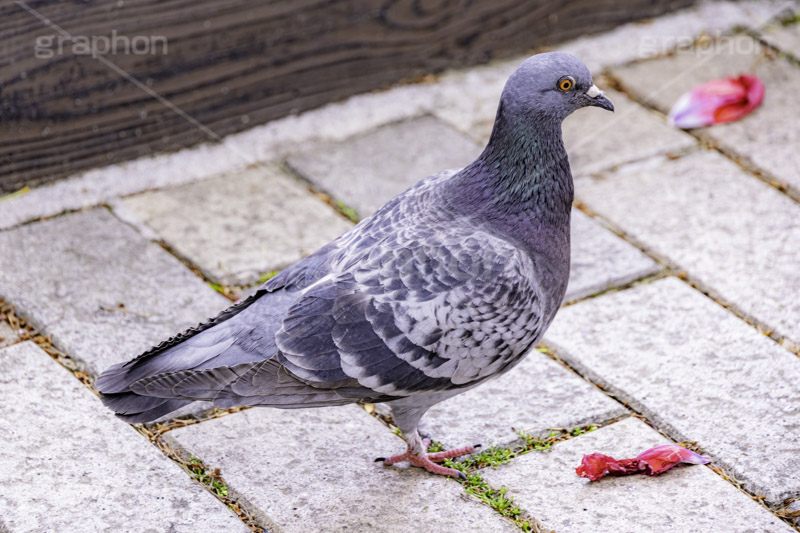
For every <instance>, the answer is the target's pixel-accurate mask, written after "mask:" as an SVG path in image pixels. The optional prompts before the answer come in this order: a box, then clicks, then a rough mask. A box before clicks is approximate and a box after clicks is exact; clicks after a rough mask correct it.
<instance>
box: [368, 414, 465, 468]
mask: <svg viewBox="0 0 800 533" xmlns="http://www.w3.org/2000/svg"><path fill="white" fill-rule="evenodd" d="M425 411H427V408H425V409H420V408H414V409H403V408H397V407H393V409H392V418H393V419H394V422H395V424H397V426H398V427H399V428H400V431H402V432H403V438H404V439H405V441H406V443H407V444H408V450H406V453H402V454H399V455H393V456H392V457H389V458H387V459H383V464H385V465H393V464H395V463H402V462H404V461H408V462H409V463H411V464H412V465H413V466H419V467H421V468H424V469H425V470H427V471H428V472H432V473H434V474H439V475H442V476H451V477H458V478H461V479H466V476H465V475H464V474H463V473H462V472H459V471H458V470H455V469H453V468H447V467H444V466H441V465H437V464H436V463H437V462H441V461H444V460H445V459H450V458H452V457H458V456H460V455H466V454H469V453H473V452H474V451H475V447H474V446H465V447H463V448H456V449H454V450H446V451H443V452H435V453H428V446H429V445H430V440H429V439H423V438H422V437H420V436H419V433H418V432H417V425H418V424H419V420H420V418H422V415H423V414H425Z"/></svg>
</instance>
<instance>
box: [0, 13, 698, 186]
mask: <svg viewBox="0 0 800 533" xmlns="http://www.w3.org/2000/svg"><path fill="white" fill-rule="evenodd" d="M691 3H692V0H622V1H612V0H571V1H566V2H560V3H555V2H546V1H544V0H338V1H337V0H272V1H270V2H262V1H256V0H163V1H162V0H125V1H124V2H122V1H120V2H92V3H77V2H58V3H53V2H50V1H49V0H38V1H34V0H29V1H27V2H26V3H25V4H24V5H25V6H28V7H29V10H26V9H24V8H23V6H21V5H19V4H16V3H4V4H3V5H2V6H0V191H4V192H7V191H12V190H15V189H17V188H19V187H21V186H23V185H26V184H27V185H36V184H39V183H44V182H47V181H51V180H53V179H57V178H58V177H61V176H64V175H67V174H71V173H74V172H77V171H80V170H83V169H87V168H91V167H96V166H100V165H106V164H110V163H114V162H119V161H124V160H128V159H131V158H135V157H139V156H142V155H146V154H150V153H153V152H161V151H169V150H175V149H178V148H182V147H185V146H191V145H193V144H196V143H199V142H203V141H209V140H211V139H210V138H209V134H208V133H207V132H204V131H202V130H201V129H198V128H197V127H195V126H193V125H192V124H190V123H189V122H187V120H186V119H185V118H183V117H181V116H180V115H178V114H176V113H175V112H174V111H173V110H171V109H169V108H168V107H165V106H164V105H163V104H162V103H161V102H159V101H158V100H156V99H154V98H153V97H152V96H151V95H148V94H147V93H146V92H145V91H143V90H142V89H140V88H138V87H136V86H135V85H134V84H133V83H131V82H130V81H129V80H127V79H125V77H123V76H122V75H120V74H119V73H118V72H115V70H114V69H112V68H110V67H109V66H108V65H106V64H104V63H103V62H102V61H100V60H98V59H96V58H94V57H92V55H87V54H88V52H89V48H88V46H87V43H90V42H91V40H92V39H94V45H95V47H96V48H97V51H98V52H99V51H102V50H104V49H105V48H110V47H111V46H114V47H115V49H111V50H109V52H116V53H106V54H104V55H103V57H105V58H106V59H107V60H108V61H111V62H112V63H113V64H114V65H116V66H117V67H119V69H121V70H122V71H124V72H127V73H129V74H130V75H131V76H133V77H134V78H135V79H137V80H140V81H141V82H142V83H145V84H146V85H147V87H149V88H150V89H152V90H153V91H155V92H157V93H158V94H160V95H162V96H163V97H164V98H166V99H167V100H169V101H170V102H172V103H173V104H174V105H175V106H177V107H178V108H180V109H182V110H183V111H185V112H186V113H188V114H189V115H190V116H192V117H194V118H195V119H196V120H198V121H199V122H200V123H202V124H204V125H205V126H207V127H208V128H209V129H210V130H211V131H213V132H214V135H215V136H224V135H227V134H229V133H233V132H236V131H240V130H242V129H245V128H249V127H252V126H254V125H256V124H261V123H264V122H267V121H269V120H273V119H275V118H278V117H281V116H285V115H287V114H290V113H295V112H300V111H304V110H307V109H311V108H314V107H317V106H320V105H323V104H325V103H328V102H332V101H336V100H340V99H342V98H345V97H347V96H350V95H352V94H356V93H360V92H365V91H369V90H373V89H377V88H384V87H387V86H389V85H391V84H393V83H396V82H400V81H408V80H412V79H414V78H415V77H418V76H421V75H424V74H427V73H431V72H438V71H441V70H443V69H446V68H453V67H459V66H464V65H470V64H476V63H481V62H485V61H488V60H490V59H493V58H500V57H507V56H509V55H511V54H514V53H519V52H522V51H525V50H529V49H531V48H533V47H535V46H539V45H544V44H553V43H557V42H559V41H563V40H565V39H568V38H573V37H576V36H580V35H584V34H586V33H591V32H597V31H601V30H605V29H609V28H611V27H614V26H616V25H618V24H621V23H624V22H629V21H631V20H635V19H640V18H644V17H651V16H655V15H658V14H661V13H663V12H665V11H669V10H672V9H676V8H678V7H683V6H686V5H689V4H691ZM33 11H35V12H36V13H38V14H40V16H41V17H44V18H46V19H48V20H50V21H52V22H53V23H55V24H57V25H58V26H59V27H60V28H61V29H63V31H64V32H67V33H68V34H69V35H71V36H73V37H74V39H73V40H69V39H65V38H63V37H62V38H61V42H59V30H56V29H54V28H52V27H48V26H47V25H45V23H43V22H42V21H41V20H39V19H38V18H37V17H36V13H33ZM126 39H127V41H126ZM126 43H127V44H126ZM134 47H135V48H134ZM133 51H138V52H140V53H133ZM126 52H127V53H126Z"/></svg>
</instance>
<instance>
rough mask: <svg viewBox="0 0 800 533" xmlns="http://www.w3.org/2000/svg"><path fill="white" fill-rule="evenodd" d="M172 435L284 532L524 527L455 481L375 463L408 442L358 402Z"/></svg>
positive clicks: (254, 413)
mask: <svg viewBox="0 0 800 533" xmlns="http://www.w3.org/2000/svg"><path fill="white" fill-rule="evenodd" d="M166 436H167V437H168V438H169V439H170V440H171V441H173V442H174V443H175V445H176V446H179V447H182V448H183V449H185V450H186V451H187V452H190V453H193V454H195V455H197V456H199V457H202V458H203V460H204V461H205V463H206V465H208V466H209V467H213V468H220V469H221V472H222V476H223V477H224V479H225V481H226V483H227V484H228V487H229V489H230V490H231V491H232V492H234V493H236V494H237V496H238V497H240V498H242V499H244V500H246V501H248V502H249V504H250V505H251V506H255V507H257V508H258V509H260V511H261V512H262V514H263V515H265V516H266V517H268V518H269V519H270V520H271V521H272V522H273V523H274V524H275V525H277V528H276V529H278V530H280V531H282V532H285V533H292V532H300V533H305V532H308V531H376V532H398V533H405V532H407V531H409V530H413V531H415V532H417V533H426V532H430V533H440V532H442V531H481V532H507V533H512V532H514V531H517V532H518V531H519V530H518V529H517V528H516V527H515V526H514V525H512V524H511V523H510V522H508V521H506V520H505V519H503V518H502V517H501V516H500V515H498V514H496V513H495V512H494V511H492V510H491V509H490V508H489V507H488V506H485V505H483V504H481V503H479V502H478V501H477V500H475V499H473V498H470V497H467V496H466V495H465V494H464V491H463V489H462V488H461V486H460V485H459V484H458V483H456V482H455V481H453V480H451V479H447V478H444V477H440V476H434V475H431V474H429V473H428V472H425V471H424V470H422V469H418V468H402V467H398V466H392V467H385V466H383V465H382V464H380V463H375V462H374V459H375V457H377V456H387V455H390V454H394V453H400V452H401V451H402V450H403V449H404V448H405V445H404V444H403V441H401V440H400V439H398V438H397V437H395V436H394V435H393V434H392V433H391V432H390V431H389V430H388V429H387V428H386V427H384V426H383V425H382V424H381V423H380V422H378V421H377V420H376V419H375V418H373V417H371V416H369V415H368V414H367V413H366V412H364V410H363V409H361V408H360V407H357V406H346V407H328V408H321V409H300V410H289V411H282V410H277V409H268V408H254V409H249V410H247V411H243V412H240V413H236V414H234V415H229V416H225V417H222V418H217V419H215V420H209V421H207V422H203V423H201V424H196V425H192V426H187V427H184V428H180V429H176V430H173V431H170V432H169V433H167V434H166ZM410 524H413V526H411V525H410Z"/></svg>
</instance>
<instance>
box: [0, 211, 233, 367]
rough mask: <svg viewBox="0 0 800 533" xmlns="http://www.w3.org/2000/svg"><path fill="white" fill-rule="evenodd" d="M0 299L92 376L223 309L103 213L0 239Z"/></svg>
mask: <svg viewBox="0 0 800 533" xmlns="http://www.w3.org/2000/svg"><path fill="white" fill-rule="evenodd" d="M0 250H3V253H2V254H0V297H3V298H5V299H6V300H7V301H9V302H10V303H12V304H14V305H15V307H16V309H17V312H19V313H20V314H21V315H24V316H26V317H28V318H29V319H30V320H31V321H32V322H33V323H34V324H36V325H37V326H39V327H41V328H42V330H43V331H44V333H45V334H47V335H50V337H51V338H52V340H53V343H54V344H55V345H56V346H57V347H58V348H60V349H61V350H63V351H65V352H66V353H67V354H68V355H70V356H72V357H73V358H74V359H76V360H78V361H80V362H82V363H83V364H84V365H85V366H86V369H87V370H88V371H89V372H90V373H92V374H96V373H97V372H99V371H102V370H104V369H105V368H106V367H107V366H109V365H111V364H114V363H118V362H120V361H124V360H127V359H129V358H131V357H133V356H135V355H138V354H139V353H141V352H142V351H144V350H146V349H148V348H149V347H151V346H152V345H153V344H157V343H158V342H160V341H162V340H164V339H166V338H167V337H169V336H171V335H174V334H175V333H177V332H179V331H182V330H184V329H186V328H187V327H191V326H194V325H196V324H197V323H198V322H201V321H204V320H206V319H207V318H209V317H211V316H214V315H216V314H217V313H218V312H219V311H221V310H222V309H224V308H225V307H227V306H228V305H230V302H229V301H228V300H226V299H225V298H223V297H222V296H221V295H220V294H218V293H216V292H215V291H213V290H212V289H211V288H209V287H208V286H207V285H206V284H205V283H203V281H202V280H201V279H200V278H198V277H197V276H195V275H194V274H192V273H191V272H190V271H189V270H188V269H187V268H186V267H184V266H183V265H182V264H181V263H180V262H179V261H178V260H177V259H175V258H174V257H172V256H171V255H169V254H168V253H167V252H165V251H164V250H162V249H161V248H160V247H159V246H157V245H155V244H153V243H150V242H148V241H146V240H145V239H143V238H142V237H141V236H140V235H139V234H137V233H136V232H135V231H134V230H133V229H132V228H131V227H130V226H128V225H127V224H124V223H122V222H120V221H119V220H117V219H116V218H115V217H114V216H113V215H112V214H111V213H109V212H108V211H107V210H105V209H97V210H93V211H87V212H81V213H73V214H68V215H64V216H60V217H57V218H54V219H51V220H47V221H44V222H37V223H34V224H28V225H25V226H21V227H19V228H17V229H13V230H9V231H2V232H0Z"/></svg>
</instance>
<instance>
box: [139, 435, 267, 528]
mask: <svg viewBox="0 0 800 533" xmlns="http://www.w3.org/2000/svg"><path fill="white" fill-rule="evenodd" d="M151 442H153V444H155V445H156V446H157V447H158V449H159V450H161V452H162V453H163V454H164V455H166V456H167V457H168V458H169V459H171V460H172V461H174V462H175V463H177V464H178V466H180V467H181V468H182V469H183V470H184V471H185V472H186V473H187V474H188V475H189V476H190V477H191V478H192V479H194V480H195V481H196V482H197V483H199V484H200V485H202V486H203V488H204V489H205V490H207V491H208V492H210V493H211V494H213V495H214V497H215V498H217V499H218V500H219V501H220V502H221V503H223V504H224V505H225V506H226V507H228V508H229V509H230V510H231V511H233V512H234V513H236V516H237V517H239V519H240V520H241V521H242V522H243V523H244V524H245V525H246V526H247V527H248V528H250V530H251V531H253V532H255V533H265V532H268V531H278V530H279V528H278V527H277V525H276V524H275V523H273V521H272V520H271V519H270V518H269V517H268V516H267V515H266V514H264V512H263V511H261V510H260V509H258V507H256V506H255V505H253V504H252V503H251V502H250V501H249V500H248V499H247V498H246V497H245V496H244V495H243V494H240V493H239V492H238V491H236V489H235V488H232V487H230V486H229V485H228V484H227V483H226V482H225V480H224V478H223V477H222V473H221V471H220V469H219V468H210V467H209V466H208V465H206V464H205V462H204V461H203V460H202V458H200V457H198V456H196V455H194V454H193V453H191V452H190V451H189V450H187V449H186V448H184V447H183V446H181V445H180V444H178V442H177V441H176V440H175V439H172V438H171V437H170V436H169V435H164V436H159V437H156V438H155V439H151ZM209 471H210V472H211V473H210V474H209Z"/></svg>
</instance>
